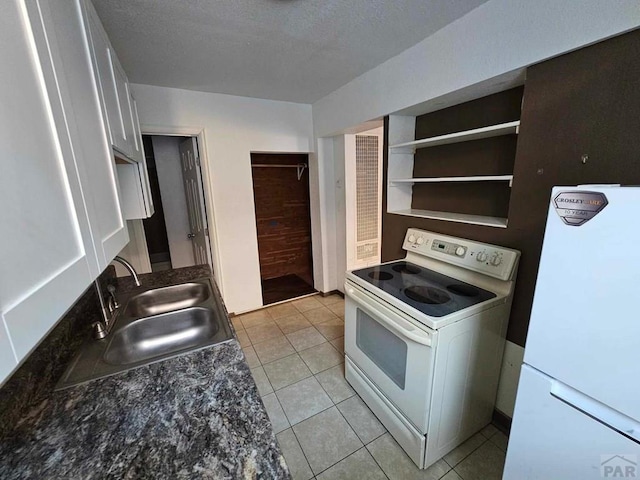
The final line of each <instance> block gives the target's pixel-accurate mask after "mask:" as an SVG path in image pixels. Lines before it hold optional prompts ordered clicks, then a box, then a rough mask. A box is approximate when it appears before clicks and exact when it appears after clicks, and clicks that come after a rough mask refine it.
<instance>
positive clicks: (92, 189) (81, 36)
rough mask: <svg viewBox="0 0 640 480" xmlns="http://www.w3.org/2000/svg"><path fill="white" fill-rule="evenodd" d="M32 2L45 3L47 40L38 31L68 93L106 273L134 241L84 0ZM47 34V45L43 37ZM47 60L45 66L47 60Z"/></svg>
mask: <svg viewBox="0 0 640 480" xmlns="http://www.w3.org/2000/svg"><path fill="white" fill-rule="evenodd" d="M31 4H32V5H34V8H29V11H30V12H31V11H35V10H36V9H35V5H38V7H39V8H38V9H37V10H38V11H39V12H40V23H41V24H42V25H43V30H44V31H43V38H40V37H39V36H37V35H36V45H37V48H38V52H39V54H40V58H42V57H43V56H46V55H47V54H48V55H49V57H50V59H51V65H52V67H53V69H54V72H51V73H55V79H56V82H55V85H51V88H55V89H56V90H58V91H59V92H60V93H61V95H62V96H63V98H62V103H63V106H64V115H65V119H66V125H65V126H66V127H67V128H68V130H69V136H70V138H71V141H72V146H73V149H74V155H75V157H76V162H75V163H76V164H77V169H78V172H79V174H80V179H81V183H82V186H83V192H84V196H85V199H84V200H85V203H86V206H87V211H88V213H89V224H90V228H91V234H92V237H93V243H94V246H95V248H96V254H97V257H98V267H99V270H100V271H102V270H104V268H105V267H106V266H107V265H108V264H109V263H110V262H111V260H112V259H113V257H114V256H116V255H117V254H118V252H119V251H120V250H122V248H123V247H124V246H125V245H126V244H127V243H128V242H129V236H128V233H127V226H126V221H125V218H124V215H123V212H122V209H121V206H120V197H119V192H118V182H117V179H116V170H115V163H114V161H113V155H112V152H111V148H110V145H109V142H108V139H107V136H106V129H105V125H104V123H103V115H102V110H101V103H100V100H99V93H98V88H97V84H96V82H95V78H94V72H93V68H92V65H91V57H90V55H89V43H88V37H87V35H86V32H85V30H84V28H83V24H82V22H81V10H80V4H79V3H78V2H74V1H68V0H55V1H53V2H52V1H50V0H48V1H42V0H37V1H36V0H29V2H28V3H27V5H31ZM30 16H31V14H30ZM32 23H33V21H32ZM35 33H36V29H34V34H35ZM44 35H46V40H47V42H46V45H47V46H48V48H46V49H45V46H44V43H43V42H42V41H41V40H44ZM41 63H43V64H44V62H42V60H41ZM61 128H64V126H61Z"/></svg>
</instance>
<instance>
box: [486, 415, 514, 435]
mask: <svg viewBox="0 0 640 480" xmlns="http://www.w3.org/2000/svg"><path fill="white" fill-rule="evenodd" d="M491 422H492V423H493V424H494V425H495V426H496V427H497V428H498V430H500V431H502V433H504V434H506V435H507V436H509V433H510V432H511V422H512V419H511V417H509V416H508V415H506V414H504V413H502V412H501V411H500V410H497V409H494V410H493V418H492V420H491Z"/></svg>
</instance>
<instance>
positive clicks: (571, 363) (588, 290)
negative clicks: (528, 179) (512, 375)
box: [503, 186, 640, 480]
mask: <svg viewBox="0 0 640 480" xmlns="http://www.w3.org/2000/svg"><path fill="white" fill-rule="evenodd" d="M639 461H640V187H619V186H581V187H554V189H553V192H552V195H551V202H550V206H549V213H548V216H547V226H546V230H545V235H544V243H543V247H542V257H541V261H540V269H539V272H538V280H537V283H536V288H535V296H534V300H533V309H532V312H531V322H530V325H529V333H528V336H527V343H526V345H525V354H524V365H523V366H522V372H521V376H520V382H519V384H518V394H517V399H516V407H515V412H514V417H513V424H512V429H511V436H510V439H509V446H508V449H507V459H506V464H505V469H504V477H503V478H504V479H506V480H525V479H545V480H547V479H562V480H570V479H576V480H588V479H601V478H618V479H619V478H640V465H639V464H638V462H639Z"/></svg>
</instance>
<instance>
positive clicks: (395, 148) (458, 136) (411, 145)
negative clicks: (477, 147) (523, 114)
mask: <svg viewBox="0 0 640 480" xmlns="http://www.w3.org/2000/svg"><path fill="white" fill-rule="evenodd" d="M519 128H520V121H519V120H517V121H515V122H507V123H500V124H498V125H490V126H488V127H482V128H474V129H473V130H465V131H462V132H456V133H449V134H447V135H438V136H437V137H430V138H424V139H422V140H413V141H411V142H404V143H397V144H395V145H390V146H389V149H390V151H391V153H413V152H415V150H416V149H418V148H427V147H436V146H438V145H447V144H449V143H460V142H469V141H471V140H480V139H482V138H490V137H499V136H501V135H512V134H517V133H518V129H519Z"/></svg>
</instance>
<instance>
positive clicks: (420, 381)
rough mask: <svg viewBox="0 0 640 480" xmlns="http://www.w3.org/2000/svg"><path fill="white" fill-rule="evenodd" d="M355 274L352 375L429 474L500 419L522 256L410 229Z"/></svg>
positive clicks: (349, 287) (348, 309) (350, 278)
mask: <svg viewBox="0 0 640 480" xmlns="http://www.w3.org/2000/svg"><path fill="white" fill-rule="evenodd" d="M403 249H404V250H406V251H407V255H406V257H405V258H404V259H403V260H401V261H395V262H389V263H384V264H381V265H377V266H374V267H369V268H364V269H360V270H354V271H351V272H347V275H346V281H345V293H346V296H345V375H346V378H347V380H348V381H349V383H350V384H351V385H352V386H353V388H354V389H355V390H356V391H357V392H358V394H359V395H360V396H361V397H362V398H363V399H364V401H365V402H366V403H367V405H368V406H369V408H371V410H372V411H373V412H374V413H375V414H376V416H377V417H378V418H379V419H380V421H381V422H382V423H383V424H384V425H385V427H387V429H388V430H389V432H390V433H391V434H392V435H393V437H394V438H395V439H396V441H397V442H398V443H399V444H400V445H401V446H402V448H403V449H404V450H405V451H406V452H407V454H408V455H409V457H411V459H412V460H413V461H414V462H415V463H416V465H418V467H420V468H427V467H428V466H429V465H431V464H433V463H434V462H436V461H437V460H438V459H440V458H441V457H442V456H443V455H445V454H447V453H448V452H449V451H451V450H453V449H454V448H455V447H456V446H458V445H459V444H460V443H462V442H463V441H464V440H466V439H467V438H469V437H470V436H471V435H473V434H474V433H476V432H477V431H479V430H480V429H482V428H483V427H484V426H486V425H487V424H488V423H489V422H490V421H491V418H492V415H493V407H494V402H495V397H496V392H497V388H498V380H499V377H500V366H501V362H502V354H503V350H504V342H505V335H506V330H507V324H508V319H509V311H510V309H511V299H512V295H513V287H514V281H515V276H516V271H517V266H518V260H519V258H520V252H518V251H516V250H511V249H508V248H502V247H497V246H495V245H489V244H485V243H479V242H474V241H470V240H466V239H461V238H455V237H450V236H447V235H441V234H438V233H434V232H427V231H423V230H417V229H413V228H410V229H408V230H407V233H406V235H405V240H404V244H403Z"/></svg>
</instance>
